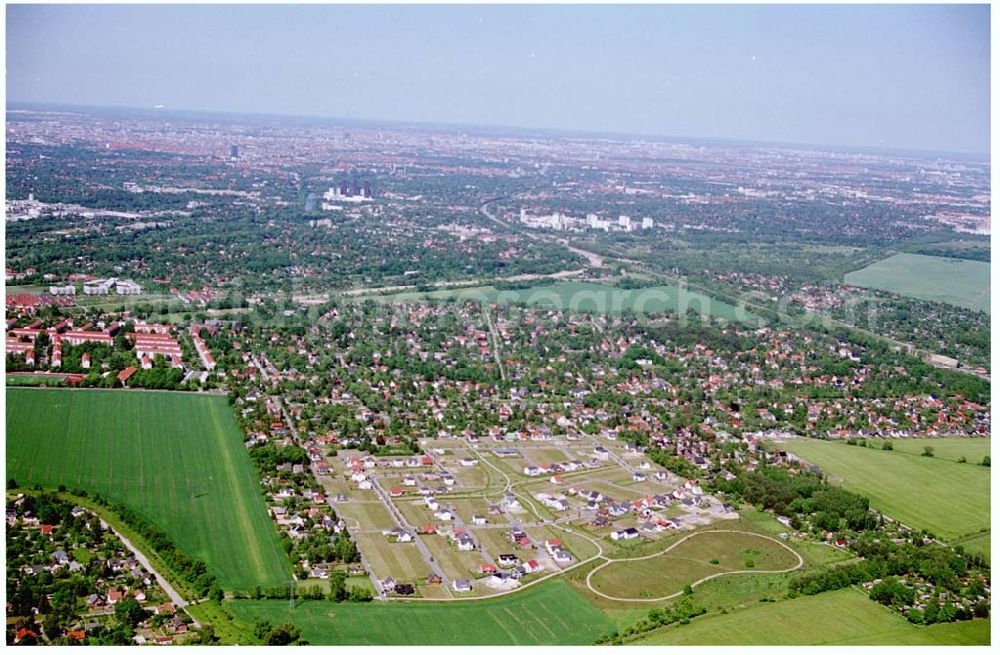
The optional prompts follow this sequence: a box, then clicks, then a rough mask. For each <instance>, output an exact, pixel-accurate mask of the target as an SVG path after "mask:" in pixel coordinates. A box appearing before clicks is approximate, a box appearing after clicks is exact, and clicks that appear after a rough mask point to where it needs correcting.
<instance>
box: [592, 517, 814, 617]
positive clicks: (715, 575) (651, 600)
mask: <svg viewBox="0 0 1000 655" xmlns="http://www.w3.org/2000/svg"><path fill="white" fill-rule="evenodd" d="M717 532H718V533H723V532H727V533H732V534H748V535H752V536H754V537H760V538H761V539H767V540H768V541H773V542H774V543H776V544H778V545H779V546H781V547H782V548H784V549H785V550H787V551H788V552H790V553H791V554H792V555H795V558H796V559H797V560H798V564H796V565H795V566H793V567H791V568H787V569H782V570H780V571H762V570H753V571H722V572H721V573H713V574H712V575H709V576H706V577H704V578H702V579H701V580H698V581H697V582H692V583H691V587H692V588H694V587H697V586H698V585H700V584H701V583H702V582H706V581H708V580H712V579H713V578H719V577H722V576H724V575H733V574H735V573H791V572H792V571H795V570H797V569H800V568H802V566H803V565H804V564H805V561H804V560H803V559H802V556H801V555H799V554H798V553H797V552H795V551H794V550H792V549H791V548H790V547H789V546H788V544H785V543H782V542H781V541H778V540H777V539H775V538H774V537H768V536H767V535H763V534H757V533H756V532H747V531H745V530H705V531H703V532H694V533H692V534H689V535H687V536H685V537H684V538H682V539H680V540H678V541H677V542H675V543H673V544H670V546H668V547H667V548H666V549H664V550H661V551H660V552H658V553H653V554H652V555H645V556H643V557H625V558H622V559H608V558H604V559H607V560H608V561H606V562H605V563H604V564H601V565H600V566H598V567H597V568H595V569H594V570H593V571H591V572H590V573H588V574H587V589H589V590H590V591H592V592H594V593H595V594H597V595H598V596H600V597H601V598H606V599H608V600H615V601H621V602H625V603H658V602H662V601H665V600H670V599H671V598H677V597H678V596H680V595H681V594H683V593H684V591H683V590H682V591H678V592H676V593H673V594H670V595H668V596H660V597H659V598H619V597H617V596H609V595H608V594H606V593H604V592H602V591H598V590H597V589H595V588H594V585H593V584H591V581H590V578H591V577H592V576H593V575H594V574H595V573H597V572H598V571H600V570H601V569H603V568H604V567H605V566H607V565H609V564H614V563H615V562H637V561H639V560H644V559H653V558H654V557H659V556H660V555H666V554H667V553H669V552H670V551H671V550H673V549H674V548H676V547H677V546H680V545H681V544H682V543H684V542H685V541H687V540H688V539H691V538H692V537H697V536H698V535H700V534H712V533H717Z"/></svg>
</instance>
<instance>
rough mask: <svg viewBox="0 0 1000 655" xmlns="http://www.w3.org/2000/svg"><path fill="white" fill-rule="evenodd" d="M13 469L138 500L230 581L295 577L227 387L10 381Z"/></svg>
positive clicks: (40, 480) (38, 479)
mask: <svg viewBox="0 0 1000 655" xmlns="http://www.w3.org/2000/svg"><path fill="white" fill-rule="evenodd" d="M7 477H8V478H11V477H13V478H16V479H17V481H18V483H19V484H21V485H35V484H39V485H42V486H44V487H56V486H58V485H66V487H68V488H70V489H77V488H79V489H85V490H87V491H88V492H91V493H94V492H96V493H100V494H101V495H103V496H105V497H107V498H110V499H112V500H115V501H117V502H120V503H122V504H123V505H126V506H128V507H129V508H131V509H132V510H134V511H135V512H137V513H139V514H141V515H142V516H144V517H145V518H146V519H148V520H149V521H151V522H152V523H153V524H155V525H156V526H157V527H159V528H160V529H161V530H163V531H164V532H165V533H166V534H168V535H169V536H170V537H171V539H173V541H174V543H175V544H177V546H178V547H179V548H181V550H183V551H184V552H185V553H187V554H189V555H191V556H193V557H197V558H199V559H202V560H204V561H205V563H206V565H207V566H208V569H209V571H210V572H211V573H213V574H215V576H216V577H217V578H218V579H219V582H220V583H221V584H222V585H223V586H224V587H225V588H227V589H249V588H251V587H253V586H254V585H257V584H259V585H261V586H268V585H276V584H279V583H281V582H283V581H287V580H288V579H290V577H291V571H290V567H289V565H288V562H287V559H286V557H285V555H284V553H283V552H282V551H281V548H280V546H279V543H278V536H277V533H276V531H275V529H274V526H273V525H272V524H271V520H270V519H269V518H268V515H267V510H266V507H265V506H264V501H263V499H262V498H261V496H260V494H259V492H258V484H257V481H256V477H255V475H254V473H253V470H252V468H251V463H250V458H249V457H248V456H247V454H246V449H245V448H244V446H243V440H242V438H241V435H240V431H239V428H238V426H237V425H236V421H235V419H234V418H233V415H232V412H231V410H230V408H229V406H228V404H227V403H226V399H225V398H224V397H222V396H207V395H195V394H184V393H164V392H146V391H97V390H93V391H87V390H65V389H8V390H7Z"/></svg>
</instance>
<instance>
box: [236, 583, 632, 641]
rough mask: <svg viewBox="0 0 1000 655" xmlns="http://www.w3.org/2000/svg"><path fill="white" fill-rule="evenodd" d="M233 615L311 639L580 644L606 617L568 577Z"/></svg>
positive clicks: (249, 606) (274, 605) (274, 606)
mask: <svg viewBox="0 0 1000 655" xmlns="http://www.w3.org/2000/svg"><path fill="white" fill-rule="evenodd" d="M228 605H229V607H230V609H231V610H232V612H233V614H234V615H235V616H236V618H237V619H238V620H242V621H246V622H247V623H253V620H254V619H255V618H256V617H258V616H259V617H263V618H266V619H267V620H268V621H270V622H271V623H272V624H278V623H283V622H285V621H289V620H290V621H293V622H294V623H295V625H297V626H298V627H299V629H300V630H301V631H302V636H303V638H304V639H306V640H308V641H309V643H311V644H320V645H322V644H329V645H333V644H336V645H344V646H348V645H386V646H394V645H404V646H409V645H413V644H427V645H438V644H441V645H542V644H544V645H573V644H577V645H584V644H590V643H593V641H594V639H596V638H597V636H598V635H600V634H602V633H606V632H610V631H611V630H612V629H613V626H612V624H611V621H610V620H609V619H608V618H607V617H606V616H605V615H604V614H602V613H601V612H600V611H598V610H597V609H596V608H594V607H593V606H591V605H590V604H589V603H587V601H585V600H584V599H583V598H582V597H581V596H580V595H579V594H577V593H576V592H575V591H573V590H572V589H571V588H570V587H569V585H567V584H566V583H565V582H563V581H561V580H559V581H551V582H546V583H544V584H541V585H537V586H536V587H533V588H531V589H525V590H524V591H523V592H520V593H517V594H513V595H510V596H505V597H503V598H496V599H491V600H481V601H474V602H472V601H470V602H443V603H368V604H351V603H340V604H335V603H330V602H326V601H310V602H305V603H302V604H300V605H298V606H297V607H296V608H295V609H294V610H292V609H289V607H288V602H287V601H284V602H283V601H243V600H240V601H233V602H231V603H229V604H228Z"/></svg>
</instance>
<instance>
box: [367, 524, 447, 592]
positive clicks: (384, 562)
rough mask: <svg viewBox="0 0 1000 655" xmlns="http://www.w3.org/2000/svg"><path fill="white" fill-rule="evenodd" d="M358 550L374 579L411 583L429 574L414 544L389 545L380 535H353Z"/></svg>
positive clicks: (427, 567) (427, 566) (425, 563)
mask: <svg viewBox="0 0 1000 655" xmlns="http://www.w3.org/2000/svg"><path fill="white" fill-rule="evenodd" d="M355 541H356V543H357V544H358V548H359V549H361V552H363V553H364V554H365V559H367V560H368V564H369V565H370V566H371V567H372V570H373V572H374V573H375V577H377V578H379V579H380V580H381V579H384V578H393V579H395V580H396V581H407V582H412V581H414V580H418V579H422V578H426V577H427V576H428V575H430V573H431V568H430V565H429V564H427V562H426V561H425V560H424V557H423V555H421V553H420V551H419V550H418V549H417V545H416V544H412V543H409V544H391V543H389V541H388V540H387V539H386V538H385V537H384V536H382V535H380V534H358V535H355Z"/></svg>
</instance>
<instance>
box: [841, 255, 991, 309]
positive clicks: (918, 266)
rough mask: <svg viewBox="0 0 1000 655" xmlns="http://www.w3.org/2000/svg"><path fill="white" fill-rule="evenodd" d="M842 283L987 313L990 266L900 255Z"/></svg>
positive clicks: (985, 263) (964, 260)
mask: <svg viewBox="0 0 1000 655" xmlns="http://www.w3.org/2000/svg"><path fill="white" fill-rule="evenodd" d="M844 283H845V284H851V285H854V286H858V287H870V288H873V289H883V290H885V291H892V292H893V293H898V294H900V295H903V296H910V297H913V298H919V299H921V300H930V301H933V302H943V303H948V304H949V305H957V306H958V307H966V308H968V309H975V310H978V311H983V312H986V313H987V314H989V313H990V265H989V263H987V262H978V261H972V260H968V259H952V258H950V257H933V256H931V255H914V254H911V253H903V254H899V255H893V256H892V257H889V258H888V259H883V260H882V261H878V262H875V263H874V264H872V265H870V266H866V267H865V268H862V269H861V270H858V271H852V272H850V273H848V274H847V275H845V276H844Z"/></svg>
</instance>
